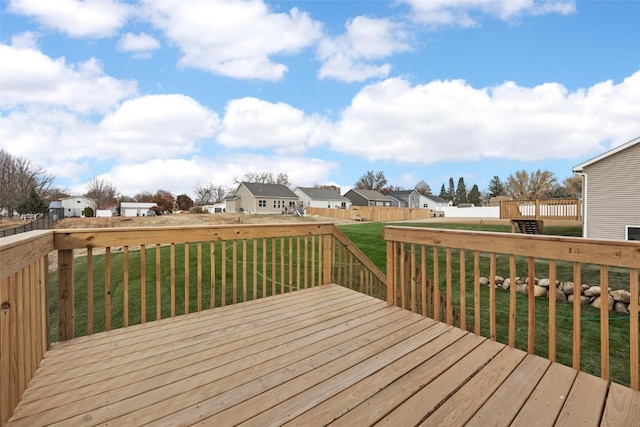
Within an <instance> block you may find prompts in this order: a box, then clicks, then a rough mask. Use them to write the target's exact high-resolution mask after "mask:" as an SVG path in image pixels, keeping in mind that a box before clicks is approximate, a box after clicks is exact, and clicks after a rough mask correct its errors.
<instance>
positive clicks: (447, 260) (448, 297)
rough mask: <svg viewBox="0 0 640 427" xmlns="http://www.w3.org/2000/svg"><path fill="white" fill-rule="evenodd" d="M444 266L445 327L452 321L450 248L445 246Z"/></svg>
mask: <svg viewBox="0 0 640 427" xmlns="http://www.w3.org/2000/svg"><path fill="white" fill-rule="evenodd" d="M445 264H446V266H447V272H446V287H447V288H446V289H447V294H446V295H445V298H446V310H447V313H446V316H445V318H446V321H447V325H451V324H452V322H453V319H452V315H453V304H452V301H451V293H452V289H451V248H450V247H448V246H447V248H446V249H445Z"/></svg>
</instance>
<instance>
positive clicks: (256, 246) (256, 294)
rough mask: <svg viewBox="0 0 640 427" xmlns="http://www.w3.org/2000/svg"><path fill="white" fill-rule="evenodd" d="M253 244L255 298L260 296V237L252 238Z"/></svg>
mask: <svg viewBox="0 0 640 427" xmlns="http://www.w3.org/2000/svg"><path fill="white" fill-rule="evenodd" d="M251 246H253V264H252V266H253V299H257V298H258V239H253V240H251Z"/></svg>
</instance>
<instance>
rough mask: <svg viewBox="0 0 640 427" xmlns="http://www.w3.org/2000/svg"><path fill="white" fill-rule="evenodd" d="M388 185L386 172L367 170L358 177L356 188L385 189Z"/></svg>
mask: <svg viewBox="0 0 640 427" xmlns="http://www.w3.org/2000/svg"><path fill="white" fill-rule="evenodd" d="M386 185H387V178H386V177H385V176H384V172H382V171H379V172H373V171H367V172H366V173H365V174H364V175H362V176H361V177H360V179H358V181H357V182H356V184H355V187H356V188H360V189H362V190H376V191H380V190H383V189H384V188H385V187H386Z"/></svg>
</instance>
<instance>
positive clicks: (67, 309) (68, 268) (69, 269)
mask: <svg viewBox="0 0 640 427" xmlns="http://www.w3.org/2000/svg"><path fill="white" fill-rule="evenodd" d="M58 338H59V339H60V341H65V340H69V339H71V338H73V249H65V250H60V251H58Z"/></svg>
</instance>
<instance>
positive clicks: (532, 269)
mask: <svg viewBox="0 0 640 427" xmlns="http://www.w3.org/2000/svg"><path fill="white" fill-rule="evenodd" d="M528 270H529V276H528V281H529V283H528V295H527V301H528V302H529V325H528V332H527V336H528V338H529V340H528V343H527V352H528V353H529V354H533V353H534V352H535V341H536V297H535V278H536V264H535V259H533V257H529V268H528Z"/></svg>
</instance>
